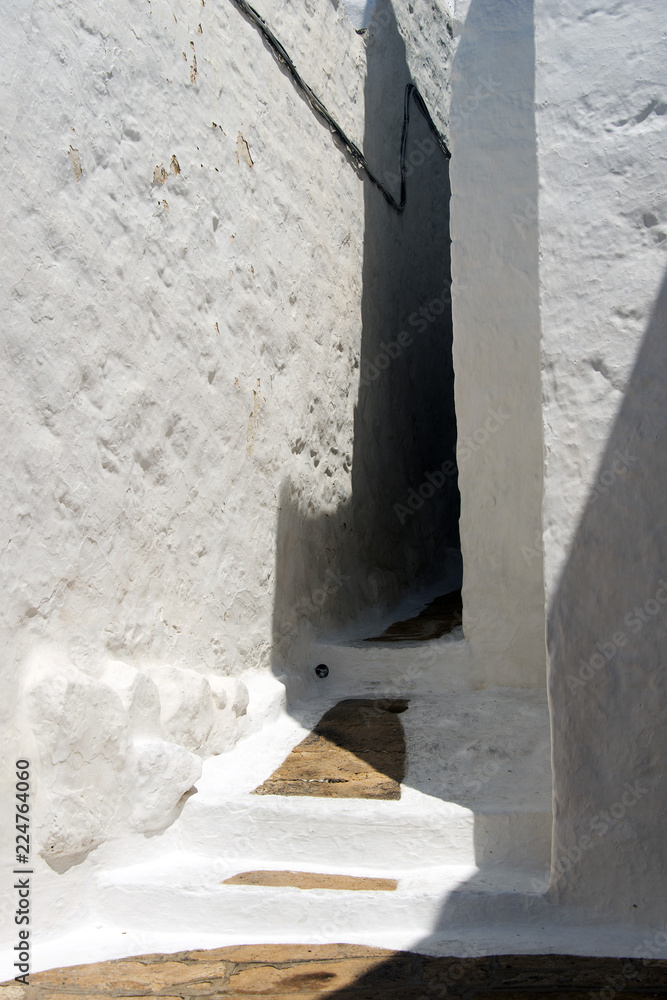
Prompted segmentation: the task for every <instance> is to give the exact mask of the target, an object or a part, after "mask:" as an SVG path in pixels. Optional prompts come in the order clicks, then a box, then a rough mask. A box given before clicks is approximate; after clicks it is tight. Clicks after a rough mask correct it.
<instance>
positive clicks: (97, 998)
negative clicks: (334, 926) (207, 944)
mask: <svg viewBox="0 0 667 1000" xmlns="http://www.w3.org/2000/svg"><path fill="white" fill-rule="evenodd" d="M666 996H667V961H657V960H640V959H622V958H621V959H613V958H576V957H570V956H563V955H547V956H544V955H543V956H540V955H528V956H521V955H519V956H516V955H509V956H508V955H504V956H495V957H490V958H489V957H485V958H431V957H428V956H426V955H419V954H414V953H409V952H390V951H385V950H383V949H379V948H366V947H362V946H358V945H342V944H338V945H336V944H331V945H277V944H270V945H245V946H240V947H229V948H217V949H214V950H211V951H190V952H180V953H178V954H176V955H142V956H140V957H136V958H127V959H119V960H117V961H113V962H98V963H95V964H94V965H80V966H76V967H72V968H68V969H55V970H52V971H50V972H40V973H37V974H36V975H33V976H31V977H30V985H29V986H26V987H24V986H21V985H19V984H17V983H6V984H4V985H2V986H0V1000H103V998H113V1000H120V998H123V1000H133V998H136V1000H138V998H140V997H160V998H161V1000H195V998H197V1000H207V998H211V1000H213V998H221V1000H260V998H264V1000H266V998H269V1000H270V998H275V1000H317V998H327V1000H438V998H442V997H458V998H460V1000H500V998H504V1000H513V998H526V1000H529V998H530V1000H616V998H617V1000H640V998H642V1000H658V998H661V1000H664V998H665V997H666Z"/></svg>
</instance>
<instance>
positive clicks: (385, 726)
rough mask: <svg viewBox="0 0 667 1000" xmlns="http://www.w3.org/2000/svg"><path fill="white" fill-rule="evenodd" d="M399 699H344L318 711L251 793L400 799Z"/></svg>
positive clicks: (401, 738)
mask: <svg viewBox="0 0 667 1000" xmlns="http://www.w3.org/2000/svg"><path fill="white" fill-rule="evenodd" d="M407 707H408V703H407V701H405V700H403V699H394V700H391V699H389V700H387V699H372V698H348V699H346V700H345V701H340V702H338V704H337V705H334V707H333V708H331V709H329V711H328V712H325V714H324V715H323V716H322V718H321V719H320V721H319V722H318V723H317V725H316V726H315V728H314V729H313V731H312V732H311V733H309V734H308V736H306V738H305V739H304V740H302V741H301V743H299V745H298V746H296V747H294V749H293V750H292V752H291V753H290V754H289V755H288V757H287V758H286V760H284V761H283V763H282V764H281V765H280V767H279V768H277V769H276V770H275V771H274V772H273V774H272V775H271V776H270V777H269V778H267V780H266V781H265V782H263V784H261V785H260V786H259V788H256V789H255V794H257V795H316V796H319V797H326V798H333V799H400V797H401V782H402V780H403V778H404V777H405V736H404V734H403V726H402V725H401V720H400V719H399V717H398V716H399V715H400V713H401V712H404V711H405V710H406V708H407Z"/></svg>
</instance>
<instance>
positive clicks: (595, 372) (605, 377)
mask: <svg viewBox="0 0 667 1000" xmlns="http://www.w3.org/2000/svg"><path fill="white" fill-rule="evenodd" d="M664 13H665V11H664V5H663V4H662V3H661V2H659V0H638V2H636V3H633V4H631V5H625V4H622V5H619V4H616V3H614V2H613V0H602V2H601V3H596V4H595V5H591V6H590V7H589V8H587V9H584V6H582V5H581V4H579V3H577V2H576V0H565V2H563V3H560V4H558V5H555V4H553V3H550V2H548V0H538V2H537V3H536V8H535V14H536V16H535V24H536V30H537V67H538V73H537V93H536V99H537V104H536V107H537V129H538V151H539V172H540V199H539V217H540V286H541V287H540V293H541V316H542V336H543V343H542V368H543V377H542V389H543V399H544V439H545V497H544V558H545V567H546V580H547V598H548V602H549V620H548V638H549V654H550V700H551V710H552V729H553V739H554V750H553V761H554V794H555V808H554V815H555V827H554V861H555V863H556V865H557V867H556V873H557V872H558V870H559V869H560V871H561V874H556V873H555V885H554V899H555V900H557V901H558V902H559V903H563V904H565V903H568V902H572V901H575V902H576V903H577V904H578V905H584V906H587V905H588V906H596V907H597V908H598V909H599V911H600V912H605V913H608V914H610V915H614V917H615V918H616V917H617V918H618V919H619V920H623V921H625V922H626V924H627V925H628V926H631V925H632V924H633V923H634V922H635V921H643V922H644V923H648V924H652V925H653V928H654V931H656V932H657V931H660V932H662V931H663V929H664V913H665V911H664V902H665V897H666V896H667V840H666V839H665V836H664V830H663V821H662V817H663V816H664V815H665V811H666V809H667V788H666V785H665V766H664V761H665V758H666V756H667V708H666V706H667V699H666V697H665V691H666V687H667V675H666V671H665V640H666V638H667V628H666V617H665V616H666V611H667V608H666V606H665V604H664V603H661V602H664V601H665V599H666V598H667V592H666V591H664V590H663V589H662V587H661V584H660V580H661V579H662V580H665V579H667V572H666V571H667V549H666V546H665V482H666V481H667V463H666V456H667V426H666V408H665V383H664V379H665V371H666V369H667V352H666V347H665V345H666V344H667V308H666V296H665V284H664V282H665V273H666V272H667V196H666V193H665V183H664V177H665V150H666V148H667V145H666V143H667V80H666V77H665V65H666V60H667V44H666V41H665V24H664ZM619 456H620V459H619ZM656 595H658V597H656ZM636 609H639V610H638V611H637V610H636ZM642 619H643V620H642ZM591 664H593V665H591ZM631 789H632V790H635V789H636V792H635V791H631ZM596 828H597V831H598V832H599V831H603V836H602V839H599V840H598V833H596ZM591 835H592V836H593V838H595V842H596V843H598V846H597V847H596V849H595V850H594V851H592V850H588V849H587V846H586V845H587V844H589V843H590V841H591ZM568 858H571V859H573V860H572V861H571V863H567V859H568ZM563 867H564V868H565V870H564V871H563V870H562V869H563ZM663 954H664V950H663Z"/></svg>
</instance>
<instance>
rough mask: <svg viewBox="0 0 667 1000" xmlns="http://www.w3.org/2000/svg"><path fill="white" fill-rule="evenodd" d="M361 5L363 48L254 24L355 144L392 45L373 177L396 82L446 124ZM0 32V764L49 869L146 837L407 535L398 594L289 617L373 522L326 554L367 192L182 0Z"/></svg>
mask: <svg viewBox="0 0 667 1000" xmlns="http://www.w3.org/2000/svg"><path fill="white" fill-rule="evenodd" d="M369 9H370V8H369ZM387 9H389V6H388V4H387V3H386V2H385V3H384V4H382V3H380V4H378V5H377V8H376V13H377V15H378V16H377V17H376V20H375V22H374V23H373V25H372V26H371V28H370V30H369V32H368V34H367V35H366V36H363V37H362V36H361V35H359V34H357V33H356V32H355V30H354V28H353V26H352V24H351V23H350V21H349V20H348V18H347V16H346V14H345V10H344V7H343V6H342V4H339V3H337V2H333V0H332V3H330V4H329V3H325V4H313V3H310V2H302V0H294V2H290V3H279V2H277V0H276V2H273V0H271V2H267V3H266V4H264V6H263V7H262V14H263V15H264V16H265V17H266V18H267V21H268V22H269V23H270V24H271V26H272V28H273V29H274V31H275V32H276V33H277V35H278V36H279V37H280V39H281V41H282V42H283V43H284V45H285V46H286V47H287V49H288V51H289V52H290V53H291V54H292V56H293V58H294V59H295V62H296V64H297V66H298V68H299V70H300V71H301V72H302V74H303V76H304V78H305V79H306V80H307V81H308V82H309V83H310V84H311V86H312V87H313V89H314V90H315V91H316V92H317V93H319V94H321V95H322V96H323V98H324V99H325V101H326V103H327V105H328V106H329V107H330V108H331V110H332V112H333V113H334V114H335V115H336V117H337V118H338V120H339V121H340V123H341V125H342V126H343V128H344V129H345V130H346V131H347V132H348V133H349V134H350V136H351V137H352V138H354V139H355V140H356V141H357V142H359V143H360V144H363V142H364V139H365V130H366V126H367V109H366V106H365V104H366V96H367V95H365V92H364V88H365V84H366V70H367V51H369V49H368V46H369V44H374V45H375V49H374V50H373V51H375V52H376V53H378V54H379V55H378V57H377V58H376V65H375V70H374V71H375V74H376V78H375V86H376V90H378V88H379V86H380V84H381V82H382V81H381V79H380V78H379V77H378V75H377V74H378V73H380V72H381V71H382V62H381V58H380V57H381V56H382V53H384V52H385V51H391V52H394V53H398V54H400V57H401V59H402V60H403V64H402V65H403V68H402V71H401V72H402V74H404V75H401V76H397V77H396V79H395V80H392V88H393V89H391V91H390V92H389V93H388V94H387V98H386V100H385V101H384V103H383V104H382V106H381V107H380V111H381V113H382V116H383V117H382V118H381V121H379V125H382V127H383V128H385V127H386V135H384V136H383V137H381V138H382V141H381V142H379V143H376V148H374V150H373V152H374V155H376V156H377V157H378V162H377V170H378V172H379V173H381V174H382V175H383V176H384V175H385V174H386V173H388V172H390V171H396V168H397V152H398V145H399V139H400V129H401V123H402V99H403V89H404V86H405V83H406V82H407V79H408V78H410V76H413V77H414V79H416V81H417V82H418V84H419V86H420V88H421V90H422V92H423V93H424V97H425V99H426V100H427V102H428V103H429V106H430V107H431V109H432V113H433V115H434V118H435V120H436V122H437V124H438V127H439V128H440V129H441V131H442V132H446V131H447V108H448V90H447V86H446V73H443V69H442V67H443V66H446V65H447V58H448V52H449V49H448V46H449V41H450V40H449V35H448V32H447V29H446V23H447V18H448V12H447V10H446V8H444V7H443V8H442V9H440V8H438V9H437V10H435V9H432V6H431V5H430V4H429V3H428V2H426V0H420V2H418V3H416V4H414V5H411V9H410V11H408V10H405V9H403V8H401V9H400V10H399V12H398V15H397V20H396V19H395V18H393V16H392V17H390V16H389V15H388V13H387ZM383 10H384V16H380V15H381V14H382V12H383ZM2 17H3V37H4V38H5V39H6V45H7V51H8V53H9V55H8V58H7V60H6V61H5V62H4V64H3V68H2V71H1V72H2V87H3V94H4V99H3V102H2V111H1V114H2V116H3V121H2V123H3V135H4V136H5V142H4V147H3V152H2V171H3V178H4V183H5V198H4V199H3V202H2V206H1V208H0V212H1V213H2V219H1V225H2V232H3V238H4V247H5V254H4V257H3V264H2V267H3V281H2V292H1V294H2V311H3V317H4V319H5V325H4V329H3V344H4V351H3V358H2V372H1V374H0V378H1V379H2V389H3V391H2V402H1V403H0V405H1V406H2V411H3V423H4V426H5V427H6V433H7V441H8V445H9V447H8V449H7V455H6V458H5V463H4V467H3V474H4V475H3V479H4V488H3V493H4V497H5V504H6V506H5V510H6V513H5V517H4V518H3V524H2V528H3V543H2V548H3V564H2V584H3V593H4V595H5V599H4V601H3V606H2V609H1V610H0V613H1V614H2V623H1V627H2V635H3V641H4V644H5V654H6V655H5V658H4V660H3V666H2V676H1V680H0V685H1V691H2V699H1V702H2V708H1V709H0V711H2V713H3V722H4V725H3V731H4V734H5V735H4V737H3V739H4V740H5V742H4V744H3V759H4V760H11V759H15V758H16V756H24V755H26V754H27V755H28V756H30V758H31V760H33V762H34V772H35V773H34V780H35V782H36V783H38V785H39V787H40V799H39V806H38V808H37V812H36V817H35V820H36V823H37V831H36V832H37V840H36V844H37V849H38V851H40V852H41V853H42V854H43V856H44V857H45V858H47V859H48V860H49V863H52V864H54V865H55V866H58V867H60V868H66V867H68V866H69V865H71V864H73V863H74V862H75V861H76V860H77V859H79V858H80V857H81V856H83V855H85V853H86V852H87V851H89V850H90V849H91V848H92V847H95V846H96V845H97V844H99V843H101V842H102V841H103V840H104V839H105V838H106V837H108V836H110V835H112V834H113V833H114V831H116V830H117V829H125V828H127V827H128V825H129V827H130V828H132V829H137V830H142V831H144V832H153V831H155V830H157V829H159V828H160V827H164V826H165V825H166V824H168V823H169V821H170V819H171V818H172V817H173V815H174V810H176V809H177V808H178V805H179V802H182V796H183V795H184V794H185V793H187V791H188V789H189V788H190V787H191V785H192V784H193V782H194V781H195V780H196V777H197V775H198V773H199V769H200V764H201V759H202V758H205V757H206V756H208V755H210V754H213V753H219V752H221V751H223V750H225V749H227V748H229V747H230V746H231V745H233V743H234V742H235V741H236V740H238V739H239V738H240V737H241V736H243V735H245V734H247V733H248V732H250V731H251V730H252V729H253V728H254V727H257V726H259V725H261V724H262V723H263V722H265V721H267V720H268V719H269V718H270V717H271V716H272V714H274V713H275V712H276V711H277V709H278V708H279V706H280V705H281V704H282V702H283V700H284V688H283V686H282V684H281V683H280V681H279V680H276V675H277V676H278V678H284V677H285V671H286V670H287V671H289V669H290V667H291V666H292V665H293V664H294V663H295V659H294V656H293V655H292V653H293V646H294V645H295V644H298V642H299V641H300V640H301V639H302V638H303V636H304V635H308V634H310V633H309V627H310V623H311V622H315V623H316V624H317V622H318V619H319V621H329V622H337V623H344V622H346V621H348V620H349V619H350V618H351V617H352V616H353V615H354V614H357V613H358V612H359V610H360V609H362V608H363V607H364V606H365V605H369V604H379V605H380V606H382V605H383V604H384V605H387V604H388V603H389V602H391V601H392V600H395V599H396V597H397V596H398V595H399V594H400V593H401V589H402V588H403V589H405V587H406V585H407V583H408V582H409V579H410V576H411V574H414V573H415V572H416V571H417V570H418V569H419V567H420V566H421V565H422V564H421V563H420V562H419V560H420V558H421V559H422V562H423V564H424V565H425V566H427V565H428V560H429V558H431V556H430V552H431V546H430V542H429V539H430V537H431V535H432V532H433V525H432V523H431V521H429V517H428V516H427V517H426V518H425V520H423V521H422V522H421V523H420V525H419V526H416V527H415V528H414V530H413V532H412V535H411V536H406V537H405V538H404V539H403V541H402V542H401V543H400V544H401V545H402V546H403V548H401V547H400V545H398V546H392V555H393V558H394V561H395V564H396V565H397V566H402V567H403V568H402V575H398V576H397V574H396V573H395V571H394V569H393V568H392V567H391V566H389V567H385V568H380V571H379V572H377V573H375V572H374V571H375V569H376V567H374V566H369V565H366V564H364V563H363V560H362V561H360V559H359V558H358V557H355V558H356V561H355V559H353V560H352V561H353V563H354V566H355V570H356V572H355V573H354V574H349V575H348V576H347V579H346V580H344V581H343V582H344V583H345V585H344V586H343V585H341V584H336V585H334V586H333V587H330V588H329V589H330V591H331V593H330V595H329V596H330V600H329V601H328V602H327V605H326V607H324V608H321V606H320V605H319V604H318V603H313V595H314V594H316V593H318V592H319V589H321V588H322V586H323V585H325V584H326V585H327V586H328V587H329V585H330V580H331V579H333V580H334V581H335V580H340V579H341V578H340V566H341V561H340V560H341V552H344V553H347V556H346V558H349V553H353V554H354V553H355V547H358V544H359V543H358V539H359V538H363V536H364V534H365V529H366V526H367V525H370V524H373V522H374V513H373V510H372V508H371V507H370V506H367V508H365V507H364V504H363V503H361V504H360V505H359V509H360V510H361V512H362V513H361V515H360V516H359V517H358V519H357V523H356V527H355V531H356V535H355V536H354V537H353V539H352V541H351V543H350V542H349V541H347V540H346V539H345V538H344V535H343V533H344V531H345V528H346V526H345V523H344V522H345V518H346V509H347V506H346V505H349V501H350V495H351V492H352V456H353V444H354V436H355V424H354V416H355V404H356V401H357V394H358V379H359V360H360V355H361V339H362V300H361V296H362V278H363V268H364V261H363V245H364V237H365V230H366V228H367V225H368V221H367V219H366V217H365V198H368V197H369V195H368V190H367V187H368V185H367V183H364V182H362V181H361V180H360V178H359V177H358V176H357V175H356V173H355V171H354V170H353V169H352V167H351V166H350V163H349V162H348V160H347V159H346V158H345V156H344V155H343V154H342V152H341V151H340V150H339V149H338V148H337V147H336V145H335V143H334V142H333V141H332V139H331V136H330V135H329V133H328V131H327V129H326V128H325V127H323V125H322V123H321V122H320V121H319V120H318V119H317V118H316V117H315V116H314V114H313V112H312V110H311V109H310V107H309V106H308V105H307V104H306V103H305V101H304V100H303V99H302V98H301V97H300V96H299V94H298V92H297V91H296V90H295V88H294V86H293V83H292V81H291V80H290V79H289V77H288V76H287V75H286V74H285V73H284V72H282V71H281V69H280V67H279V66H278V64H277V63H276V61H275V59H274V58H273V56H272V55H271V53H270V51H269V50H268V49H267V48H266V46H265V44H264V43H263V41H262V39H261V36H260V35H259V34H258V32H257V30H256V29H255V28H254V27H253V26H251V25H250V24H249V23H248V22H247V21H246V20H245V19H244V18H243V17H242V16H241V15H240V13H239V12H238V10H237V9H236V8H235V7H234V6H233V4H231V3H230V2H222V3H220V4H216V5H214V4H211V3H204V2H202V0H196V2H195V0H191V2H184V0H177V2H176V3H172V4H170V3H166V2H163V0H152V2H151V3H150V4H146V3H143V2H142V3H139V2H137V0H120V2H118V3H115V4H113V5H112V6H109V5H107V6H106V7H99V6H95V7H93V8H91V7H90V6H89V5H85V4H81V3H76V2H75V3H72V4H68V5H67V6H66V7H62V6H61V5H58V4H55V3H46V4H40V5H38V6H34V5H32V4H29V3H27V2H24V0H18V2H16V3H14V4H13V5H12V6H11V8H7V9H5V10H4V11H3V15H2ZM434 17H435V18H436V21H437V26H438V30H437V31H433V30H432V29H433V24H434V20H433V19H434ZM378 60H379V61H378ZM36 67H39V70H38V71H37V70H36ZM443 80H444V81H445V82H444V83H443ZM414 119H416V121H415V125H414V127H415V128H417V129H419V128H420V127H421V128H422V132H423V131H424V128H423V125H421V124H420V122H419V115H418V114H417V113H415V112H413V120H414ZM379 125H378V127H379ZM420 134H421V133H417V137H419V135H420ZM426 135H428V133H426ZM433 162H434V161H433V160H431V163H433ZM388 183H389V184H391V183H392V182H391V181H388ZM413 183H414V181H413ZM373 197H375V198H378V199H380V202H381V203H382V206H383V207H384V203H383V202H382V197H381V195H379V193H377V192H376V191H373ZM387 211H389V210H388V209H387ZM433 225H435V223H433ZM417 235H420V234H419V233H418V234H417ZM428 238H430V237H429V236H428V234H427V233H422V234H421V235H420V243H421V247H422V249H421V250H420V252H421V253H422V255H425V254H427V253H428ZM440 238H442V234H441V237H440ZM416 270H417V273H418V272H419V269H418V268H417V269H416ZM388 280H390V281H391V280H396V274H393V275H388ZM396 332H397V331H393V330H392V331H389V334H394V333H396ZM382 391H383V392H384V393H385V396H386V395H387V391H388V390H387V389H384V390H382ZM397 409H398V405H397V404H396V402H394V411H397ZM398 416H399V418H400V414H398ZM406 424H407V422H406ZM380 430H381V428H380ZM376 445H377V448H378V449H379V450H380V452H381V451H382V448H383V447H384V449H385V451H387V449H388V445H387V444H386V443H384V444H383V439H382V435H381V434H380V436H379V438H378V439H377V441H376ZM389 458H391V456H389ZM386 460H387V455H384V457H383V461H384V462H385V464H387V461H386ZM418 471H419V473H421V472H422V469H421V467H420V468H419V470H418ZM417 485H418V483H417ZM393 490H394V493H395V492H396V489H395V487H394V488H393ZM384 492H385V497H384V499H385V502H386V503H388V504H389V505H390V506H391V504H392V503H393V502H395V501H397V500H400V499H401V496H400V495H393V493H392V490H391V489H390V488H389V486H387V487H386V488H385V489H384ZM357 494H358V499H361V500H362V501H363V491H362V490H359V489H358V490H357ZM288 512H291V514H292V515H293V516H292V519H291V520H290V518H289V517H288V516H287V515H288ZM295 512H296V513H295ZM313 515H315V518H314V521H315V529H314V530H313V531H312V532H310V533H309V531H308V525H309V524H310V523H311V520H312V519H313ZM329 522H331V524H333V525H334V528H333V531H331V530H330V529H329V527H328V524H329ZM285 524H287V530H284V529H285ZM398 534H400V533H398ZM415 553H417V554H416V555H415ZM419 553H422V555H420V554H419ZM436 568H437V567H436ZM329 569H331V573H332V574H333V575H332V576H329V575H327V570H329ZM336 572H338V576H336ZM286 582H287V583H286ZM285 595H286V597H285ZM278 597H285V600H286V603H284V602H283V604H280V602H279V600H278ZM304 609H305V610H304ZM285 637H287V642H286V643H285V642H284V641H283V640H284V639H285ZM297 679H298V678H297ZM9 781H10V776H9V775H8V774H5V776H4V778H3V786H2V787H3V794H4V791H5V790H7V789H8V787H9V785H8V783H9ZM7 842H8V841H7Z"/></svg>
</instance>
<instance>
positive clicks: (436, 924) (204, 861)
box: [96, 854, 544, 942]
mask: <svg viewBox="0 0 667 1000" xmlns="http://www.w3.org/2000/svg"><path fill="white" fill-rule="evenodd" d="M254 860H255V859H253V862H254ZM249 866H250V867H249ZM259 867H260V868H261V869H266V868H273V867H275V861H274V862H273V863H272V864H271V865H267V864H265V863H263V862H260V863H259ZM278 867H279V868H280V869H284V868H288V869H290V868H291V869H292V870H299V871H302V870H305V869H303V868H302V867H301V866H296V869H295V866H294V865H291V866H290V865H289V864H288V863H287V862H285V863H284V864H282V865H280V866H278ZM252 868H253V864H252V863H251V861H246V862H245V863H243V864H239V865H235V866H231V867H230V866H229V865H227V864H223V863H221V862H217V861H214V860H212V859H211V858H209V857H206V856H189V857H188V856H186V857H183V855H180V854H176V855H172V856H167V857H163V858H161V859H159V861H156V862H154V863H152V864H143V865H133V866H130V867H127V868H121V869H117V870H115V871H112V872H106V873H102V874H100V875H99V876H98V880H97V893H96V895H97V900H98V907H99V912H100V913H103V914H104V917H105V920H106V921H108V922H110V923H115V924H116V925H117V926H119V927H122V928H123V929H124V930H125V931H127V932H132V931H133V930H136V929H137V928H142V927H151V929H152V930H153V931H159V930H164V931H168V930H169V929H170V928H171V927H172V926H173V921H174V914H177V915H178V924H179V929H180V930H181V931H182V932H184V933H187V932H195V931H197V930H199V929H201V928H202V927H206V929H207V931H209V932H215V933H216V934H220V935H233V936H235V937H237V939H238V940H240V941H241V940H245V939H246V938H248V939H250V938H253V939H257V940H267V941H268V940H272V939H275V937H276V935H280V933H283V934H285V935H287V936H288V939H290V940H303V941H308V942H310V941H313V940H315V941H317V940H322V941H325V940H326V941H332V940H350V935H352V936H353V937H354V936H358V935H363V933H364V931H365V930H367V928H368V927H369V926H382V928H383V929H384V931H385V932H387V933H392V932H401V933H403V934H405V933H406V932H408V931H409V932H410V933H412V934H414V935H415V936H417V937H418V936H420V935H429V934H432V933H433V932H434V931H435V930H436V929H437V928H440V929H441V930H444V929H445V928H449V929H450V930H451V929H453V928H454V927H457V928H464V927H466V926H469V925H471V924H473V923H475V922H482V923H483V922H486V921H491V920H494V919H498V918H499V916H500V917H502V918H503V919H512V920H517V919H519V918H521V919H525V917H526V915H527V913H528V912H534V913H535V914H536V915H537V914H538V913H541V912H542V909H543V908H544V900H543V899H542V895H541V893H540V892H539V891H538V892H536V891H535V890H534V889H533V888H532V887H531V885H530V882H529V879H528V877H527V875H526V873H525V872H524V873H522V872H517V871H512V870H511V869H496V870H495V871H492V870H491V869H489V870H487V872H486V874H485V873H483V872H481V871H479V870H478V869H476V868H475V867H474V866H458V867H439V868H438V867H434V868H428V869H418V870H411V871H408V872H401V871H396V870H392V871H389V870H385V871H384V873H383V874H384V875H385V876H386V877H392V878H397V879H398V886H397V888H396V890H395V891H365V890H362V891H359V890H354V891H349V890H340V889H306V890H304V889H297V888H293V887H267V886H249V885H225V884H223V883H224V880H225V879H226V878H228V877H229V876H231V875H234V874H236V873H237V872H238V871H247V870H252ZM319 870H320V871H321V870H322V869H321V868H320V869H319ZM337 873H344V874H351V872H350V871H349V870H343V869H340V868H339V869H338V870H337V872H336V874H337ZM329 874H333V873H332V872H329ZM354 874H359V873H358V872H356V871H355V872H354ZM300 935H301V937H300Z"/></svg>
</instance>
